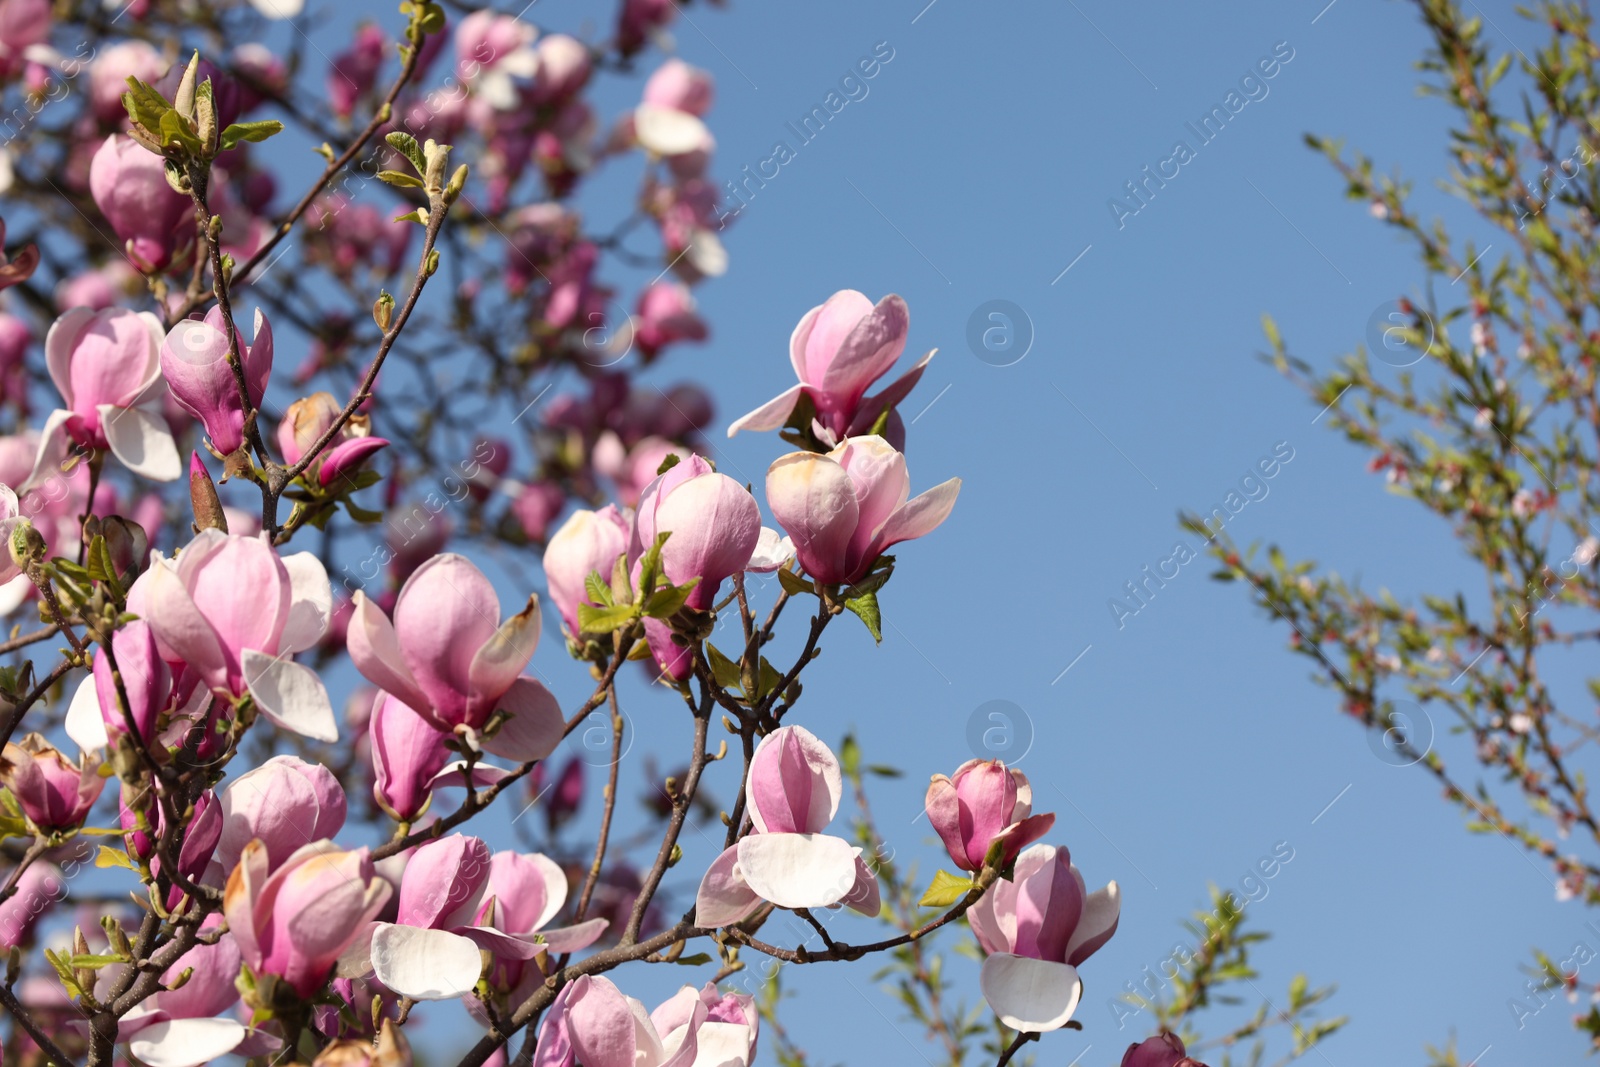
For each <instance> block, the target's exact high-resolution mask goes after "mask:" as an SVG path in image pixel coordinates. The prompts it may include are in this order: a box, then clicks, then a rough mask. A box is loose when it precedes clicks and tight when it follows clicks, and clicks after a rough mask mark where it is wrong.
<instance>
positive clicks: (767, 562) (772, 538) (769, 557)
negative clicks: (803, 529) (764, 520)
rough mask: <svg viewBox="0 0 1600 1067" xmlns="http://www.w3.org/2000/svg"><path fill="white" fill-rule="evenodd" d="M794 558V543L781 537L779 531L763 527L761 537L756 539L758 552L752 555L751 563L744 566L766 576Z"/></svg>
mask: <svg viewBox="0 0 1600 1067" xmlns="http://www.w3.org/2000/svg"><path fill="white" fill-rule="evenodd" d="M793 558H794V543H793V542H792V541H790V540H789V539H788V538H787V537H783V536H781V535H779V533H778V531H777V530H774V529H771V528H770V527H767V526H763V527H761V536H760V537H758V538H757V539H756V550H755V551H754V552H752V553H751V554H750V562H749V563H746V564H745V565H744V569H745V570H747V571H755V572H757V573H759V574H765V573H767V572H769V571H775V570H777V569H778V568H779V567H781V566H783V565H784V564H785V563H788V562H789V561H790V560H791V559H793Z"/></svg>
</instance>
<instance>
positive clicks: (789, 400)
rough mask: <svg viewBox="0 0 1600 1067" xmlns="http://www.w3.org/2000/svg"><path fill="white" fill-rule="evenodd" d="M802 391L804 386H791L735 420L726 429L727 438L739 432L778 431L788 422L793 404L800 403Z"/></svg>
mask: <svg viewBox="0 0 1600 1067" xmlns="http://www.w3.org/2000/svg"><path fill="white" fill-rule="evenodd" d="M803 389H805V386H804V385H791V386H790V387H789V388H787V389H785V390H784V391H783V392H781V393H779V394H778V395H777V396H775V397H773V398H772V399H771V400H769V401H767V402H766V403H765V404H762V405H761V406H760V407H758V408H756V409H755V410H754V411H752V412H750V413H749V414H748V415H744V416H741V417H740V418H738V419H735V420H734V422H733V425H732V426H729V427H728V436H729V437H732V436H733V435H734V434H736V433H738V432H739V431H740V430H776V429H778V428H779V427H781V426H782V425H783V424H784V423H786V422H788V421H789V415H790V413H792V412H793V411H794V406H795V404H797V403H798V402H799V401H800V392H801V390H803Z"/></svg>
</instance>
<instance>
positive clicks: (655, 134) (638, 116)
mask: <svg viewBox="0 0 1600 1067" xmlns="http://www.w3.org/2000/svg"><path fill="white" fill-rule="evenodd" d="M633 134H634V137H635V138H637V139H638V141H639V143H640V144H641V145H643V146H644V147H645V148H647V149H649V150H650V151H651V152H654V153H655V154H656V155H658V156H681V155H683V154H684V153H685V152H693V151H694V150H695V149H697V148H699V147H700V146H701V145H702V144H704V143H705V140H706V138H707V137H709V136H710V135H711V134H710V131H709V130H707V129H706V124H705V123H703V122H701V121H700V120H699V119H698V118H696V117H695V116H693V115H691V114H689V113H688V112H687V111H679V110H677V109H676V108H670V107H658V106H657V105H655V104H640V105H639V106H638V107H636V108H634V109H633Z"/></svg>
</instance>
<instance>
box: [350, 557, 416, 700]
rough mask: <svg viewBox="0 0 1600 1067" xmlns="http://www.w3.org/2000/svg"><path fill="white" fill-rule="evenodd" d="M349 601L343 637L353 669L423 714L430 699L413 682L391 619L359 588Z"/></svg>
mask: <svg viewBox="0 0 1600 1067" xmlns="http://www.w3.org/2000/svg"><path fill="white" fill-rule="evenodd" d="M353 605H354V610H353V611H352V612H351V615H350V626H349V629H348V631H347V634H346V638H345V641H346V647H347V648H348V649H349V652H350V659H351V661H352V662H354V663H355V665H356V670H358V671H360V672H361V674H362V676H363V677H364V678H366V680H367V681H369V682H371V683H372V684H373V685H375V686H377V687H378V688H379V689H382V690H383V691H384V692H386V693H389V694H390V695H392V696H395V697H398V698H399V699H400V701H401V703H404V704H409V705H410V706H411V708H412V709H413V710H414V711H416V712H417V714H419V715H423V716H424V717H426V713H427V711H428V709H429V708H430V707H432V706H433V702H432V701H430V700H429V699H428V697H427V694H425V693H424V692H423V691H422V689H421V687H420V686H418V685H417V680H416V678H415V677H414V676H413V675H412V673H411V668H410V667H408V666H406V661H405V658H404V657H403V656H402V655H401V654H400V637H399V635H398V634H396V633H395V630H394V623H392V622H390V621H389V616H387V615H385V614H384V613H383V609H382V608H380V607H378V605H376V604H374V603H373V602H372V598H371V597H369V596H367V594H366V593H365V592H364V591H362V590H360V589H358V590H356V595H355V598H354V600H353Z"/></svg>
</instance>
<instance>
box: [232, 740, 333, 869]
mask: <svg viewBox="0 0 1600 1067" xmlns="http://www.w3.org/2000/svg"><path fill="white" fill-rule="evenodd" d="M345 809H346V802H345V795H344V788H343V787H342V786H340V785H339V779H338V778H336V777H334V774H333V772H332V771H330V770H329V769H328V768H326V767H324V766H323V765H322V764H320V763H307V762H306V761H305V760H302V759H300V758H299V757H297V756H273V757H272V758H271V759H269V760H267V761H266V762H265V763H263V764H262V765H261V766H259V767H257V768H255V769H254V770H251V771H247V772H246V773H244V774H242V775H240V776H239V777H238V778H236V779H234V781H233V784H232V785H230V786H228V788H227V789H226V790H225V791H224V792H223V794H222V803H221V805H220V810H221V813H222V835H221V839H220V840H219V841H218V843H217V853H216V858H217V863H218V864H219V865H220V866H221V869H222V870H223V872H227V871H231V870H233V868H234V867H235V866H236V865H237V864H238V862H239V858H240V857H241V856H243V855H244V851H245V847H246V846H247V845H249V844H250V842H252V841H260V842H261V845H262V848H263V849H264V850H265V851H264V853H263V856H264V858H265V861H266V866H267V870H268V871H274V870H277V869H278V867H279V866H280V865H281V864H283V863H285V862H287V860H288V859H289V857H290V856H292V855H294V853H295V851H296V850H298V849H299V848H300V847H301V846H303V845H304V844H305V843H306V842H308V841H320V840H324V839H328V838H332V837H333V836H334V835H335V834H337V833H338V832H339V830H340V829H341V828H342V827H343V826H344V820H345Z"/></svg>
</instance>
